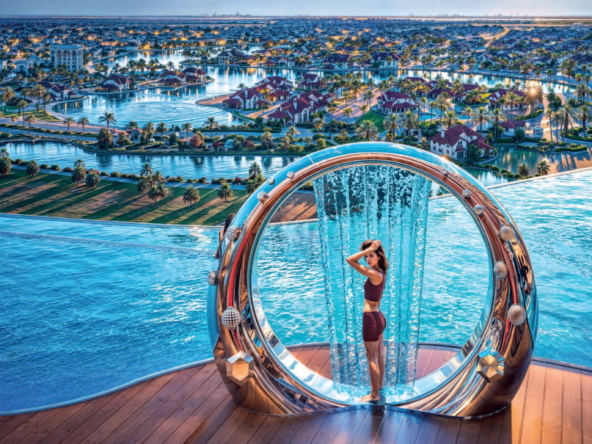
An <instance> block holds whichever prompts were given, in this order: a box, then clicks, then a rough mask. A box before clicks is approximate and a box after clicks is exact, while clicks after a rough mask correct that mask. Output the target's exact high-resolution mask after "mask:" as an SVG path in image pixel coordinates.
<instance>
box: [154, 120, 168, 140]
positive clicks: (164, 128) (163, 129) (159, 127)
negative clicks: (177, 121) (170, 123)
mask: <svg viewBox="0 0 592 444" xmlns="http://www.w3.org/2000/svg"><path fill="white" fill-rule="evenodd" d="M167 130H168V128H167V125H166V123H164V122H160V123H159V124H158V125H157V126H156V132H158V133H160V140H162V138H163V136H164V133H166V132H167Z"/></svg>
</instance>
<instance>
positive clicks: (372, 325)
mask: <svg viewBox="0 0 592 444" xmlns="http://www.w3.org/2000/svg"><path fill="white" fill-rule="evenodd" d="M385 280H386V277H383V278H382V282H381V283H380V284H379V285H374V284H373V283H372V282H370V279H368V280H367V281H366V283H365V284H364V299H366V300H367V301H371V302H380V299H381V298H382V292H383V291H384V281H385ZM385 328H386V318H385V317H384V315H383V314H382V313H381V312H380V311H367V312H365V313H364V315H363V316H362V338H363V339H364V342H376V341H378V339H380V335H381V334H382V332H383V331H384V329H385Z"/></svg>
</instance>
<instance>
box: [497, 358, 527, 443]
mask: <svg viewBox="0 0 592 444" xmlns="http://www.w3.org/2000/svg"><path fill="white" fill-rule="evenodd" d="M531 367H532V366H531ZM531 372H532V369H531V368H529V370H528V371H527V372H526V376H525V377H524V381H522V385H521V386H520V389H518V392H516V396H514V399H513V400H512V404H511V405H510V406H509V407H508V408H507V409H506V410H504V418H503V420H502V427H501V429H500V434H499V443H500V444H501V443H508V442H512V443H515V442H518V440H519V439H520V432H521V430H522V419H523V415H524V404H525V402H526V392H527V390H528V384H529V380H530V374H531Z"/></svg>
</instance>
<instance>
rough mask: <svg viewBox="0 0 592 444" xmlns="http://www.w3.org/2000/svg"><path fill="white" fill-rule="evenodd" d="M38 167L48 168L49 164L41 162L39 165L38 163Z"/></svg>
mask: <svg viewBox="0 0 592 444" xmlns="http://www.w3.org/2000/svg"><path fill="white" fill-rule="evenodd" d="M39 168H41V169H42V170H48V169H49V165H48V164H46V163H42V164H41V165H39Z"/></svg>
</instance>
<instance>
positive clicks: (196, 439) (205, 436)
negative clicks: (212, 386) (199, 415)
mask: <svg viewBox="0 0 592 444" xmlns="http://www.w3.org/2000/svg"><path fill="white" fill-rule="evenodd" d="M222 391H223V392H224V393H225V397H224V400H223V401H222V402H221V403H220V405H219V406H218V407H217V408H216V409H215V410H214V412H213V413H212V414H211V415H210V416H209V417H208V418H207V420H206V421H203V422H202V423H201V424H199V423H198V421H195V423H193V422H192V421H193V417H192V416H190V417H189V418H188V419H187V421H185V422H183V424H182V425H181V426H180V427H179V428H177V430H176V431H175V432H174V433H173V434H172V435H171V437H170V440H171V441H170V442H186V443H187V444H192V443H203V442H207V441H208V440H209V439H210V438H211V437H212V436H213V435H214V434H215V433H216V432H217V431H218V430H219V429H220V428H221V427H224V424H225V422H226V420H227V418H228V417H229V416H230V415H232V413H233V412H234V411H235V410H237V409H239V408H240V407H239V406H238V405H236V404H235V403H234V401H233V400H232V399H230V397H229V396H228V391H227V390H226V387H225V386H224V385H223V384H222V385H221V386H219V388H217V389H216V391H215V392H214V395H215V394H217V393H220V392H222ZM194 425H196V426H197V427H193V426H194ZM188 426H189V427H191V428H192V430H188V429H187V428H188ZM192 431H193V433H192ZM185 434H188V435H189V437H188V438H187V439H186V440H179V438H181V437H183V436H184V435H185Z"/></svg>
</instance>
